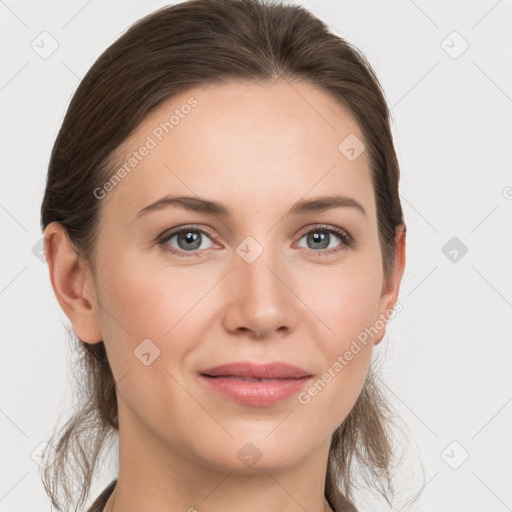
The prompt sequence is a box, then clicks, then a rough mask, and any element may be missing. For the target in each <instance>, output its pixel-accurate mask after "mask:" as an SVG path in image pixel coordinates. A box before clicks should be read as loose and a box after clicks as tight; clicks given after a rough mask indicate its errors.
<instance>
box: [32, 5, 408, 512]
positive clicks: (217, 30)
mask: <svg viewBox="0 0 512 512" xmlns="http://www.w3.org/2000/svg"><path fill="white" fill-rule="evenodd" d="M278 79H282V80H287V81H292V80H297V81H304V82H308V83H310V84H312V85H314V86H316V87H319V88H321V89H322V90H323V91H325V92H327V93H329V94H331V95H332V96H333V97H334V98H335V99H336V100H337V101H338V102H339V103H340V104H341V105H343V106H344V107H345V108H347V109H348V110H349V112H350V113H351V114H352V115H353V116H354V118H355V119H356V121H357V122H358V125H359V126H360V129H361V131H362V134H363V136H364V143H365V145H366V151H367V152H368V157H369V161H370V166H371V179H372V185H373V188H374V191H375V196H376V206H377V216H378V219H377V220H378V230H379V243H380V248H381V253H382V265H383V273H384V281H385V282H386V281H387V280H388V278H389V277H390V276H391V273H392V271H393V265H394V261H395V241H394V236H395V230H396V227H397V226H398V225H400V224H404V220H403V214H402V208H401V204H400V199H399V193H398V182H399V166H398V161H397V157H396V154H395V150H394V147H393V140H392V134H391V130H390V112H389V110H388V107H387V104H386V101H385V98H384V94H383V92H382V89H381V86H380V84H379V82H378V80H377V77H376V76H375V73H374V71H373V70H372V68H371V66H370V64H369V63H368V62H367V60H366V59H365V57H364V56H363V55H362V54H361V53H360V51H359V50H358V49H357V48H355V47H353V46H352V45H350V44H349V43H348V42H347V41H345V40H344V39H342V38H340V37H339V36H337V35H335V34H334V33H332V32H331V31H330V30H329V29H328V27H327V25H326V24H325V23H323V22H322V21H320V20H319V19H317V18H316V17H315V16H313V15H312V14H311V13H310V12H309V11H308V10H306V9H305V8H303V7H301V6H298V5H284V4H280V3H277V2H272V3H271V2H269V1H267V2H264V0H189V1H186V2H182V3H178V4H175V5H172V6H168V7H165V8H162V9H160V10H158V11H156V12H154V13H152V14H150V15H148V16H146V17H144V18H143V19H141V20H139V21H138V22H136V23H135V24H134V25H133V26H131V27H130V28H129V29H128V30H127V31H126V32H125V33H124V34H123V35H122V36H121V37H120V38H119V39H118V40H116V41H115V42H114V43H113V44H112V45H111V46H110V47H109V48H107V49H106V50H105V51H104V52H103V54H102V55H101V56H100V57H99V58H98V59H97V60H96V62H95V63H94V65H93V66H92V67H91V69H90V70H89V71H88V73H87V74H86V76H85V77H84V79H83V80H82V82H81V83H80V85H79V87H78V88H77V90H76V92H75V94H74V96H73V98H72V100H71V103H70V105H69V108H68V110H67V113H66V115H65V118H64V120H63V123H62V126H61V129H60V131H59V133H58V136H57V138H56V141H55V144H54V146H53V150H52V153H51V158H50V162H49V167H48V176H47V182H46V190H45V194H44V198H43V201H42V206H41V226H42V229H43V230H44V228H46V226H47V225H48V224H49V223H50V222H54V221H56V222H59V223H61V224H62V226H63V227H64V228H65V231H66V234H67V236H68V240H69V242H70V243H71V246H72V247H73V250H74V251H75V253H76V255H77V257H79V258H80V259H81V260H83V262H88V263H89V264H90V265H91V268H92V269H94V259H95V258H94V256H95V254H94V250H95V237H96V234H97V231H98V229H99V220H100V203H101V201H98V200H97V199H96V197H95V195H94V190H95V189H97V187H101V186H102V185H103V184H104V183H105V182H106V181H108V179H109V178H110V177H111V176H112V174H113V172H114V169H116V168H117V167H116V166H117V165H118V162H117V161H116V159H117V156H118V155H117V152H116V151H117V150H118V149H119V147H120V145H121V144H122V143H123V142H124V141H125V140H126V139H127V138H128V136H129V135H130V134H131V133H132V132H133V131H134V130H135V128H136V127H137V126H138V125H139V123H140V122H141V121H142V120H143V119H144V118H145V117H146V116H147V115H148V114H149V113H150V112H151V111H152V110H153V109H155V108H156V107H158V105H159V104H160V103H161V102H162V101H164V100H167V99H168V98H170V97H172V96H174V95H176V94H178V93H181V92H183V91H185V90H187V89H188V88H191V87H193V86H197V85H203V84H204V85H206V84H208V83H210V82H214V81H219V82H220V81H222V80H239V81H244V80H245V81H252V82H254V83H261V82H264V81H268V80H278ZM404 226H405V225H404ZM68 332H69V331H68ZM69 334H70V337H71V338H72V339H73V340H74V342H75V343H76V349H77V351H78V353H79V354H80V359H79V363H80V366H79V368H81V369H82V370H83V371H84V373H85V376H86V377H85V379H86V382H82V383H80V392H79V399H80V403H79V404H77V406H76V410H75V412H74V414H73V416H72V417H71V418H70V419H69V420H68V421H67V422H66V424H65V425H64V426H63V427H62V429H61V431H60V432H59V434H58V435H57V434H55V432H54V433H53V436H52V438H51V439H52V440H53V439H56V443H51V442H50V445H49V446H51V445H53V447H54V449H55V452H53V450H47V451H46V452H45V454H44V455H43V456H44V459H47V462H46V468H45V469H44V471H43V475H42V479H43V484H44V486H45V489H46V492H47V493H48V495H49V496H50V498H51V500H52V503H53V504H54V505H55V506H56V507H57V508H58V509H59V510H67V507H68V506H69V504H70V503H73V497H72V496H73V487H75V486H76V488H77V489H78V490H79V492H80V495H79V498H78V500H77V503H76V504H75V505H73V507H74V509H75V510H78V509H79V508H80V507H81V506H82V505H83V504H84V503H85V501H86V499H87V497H88V494H89V491H90V487H91V482H92V478H93V475H94V471H95V468H96V466H97V463H98V459H99V455H100V453H101V451H102V449H103V447H104V446H105V441H106V440H107V439H108V438H109V436H114V437H115V434H116V432H118V428H119V425H118V416H117V400H116V383H115V380H114V377H113V374H112V372H111V369H110V366H109V362H108V360H107V357H106V352H105V346H104V343H103V341H102V342H99V343H96V344H89V343H85V342H83V341H82V340H79V339H78V338H77V337H76V336H74V334H73V333H71V332H69ZM374 378H375V375H374V372H373V370H372V368H370V371H369V372H368V375H367V378H366V381H365V384H364V387H363V390H362V392H361V394H360V396H359V397H358V399H357V401H356V403H355V405H354V407H353V408H352V410H351V412H350V413H349V415H348V416H347V418H346V419H345V420H344V421H343V422H342V424H341V425H340V426H339V427H338V428H337V429H336V431H335V432H334V435H333V437H332V442H331V447H330V453H329V462H328V468H327V476H326V483H325V496H326V498H327V499H328V501H329V503H330V505H331V507H332V508H333V509H335V510H337V511H355V510H356V509H355V507H354V506H353V505H352V503H351V500H352V499H353V497H352V496H353V495H352V490H353V487H354V486H355V480H354V478H353V476H352V475H353V472H351V469H353V468H352V466H353V461H357V462H358V463H359V465H360V467H361V468H362V471H361V474H362V477H363V480H364V481H365V483H367V484H368V485H370V486H371V487H372V488H378V490H379V491H380V492H381V493H382V495H383V496H384V497H385V499H386V500H387V501H388V503H390V501H389V497H390V496H391V495H392V494H393V486H392V477H391V471H390V470H391V463H392V455H393V454H392V449H391V437H390V434H391V430H390V429H389V425H390V418H391V414H390V413H391V410H390V407H389V404H388V403H387V401H386V399H385V397H384V395H383V393H382V390H381V387H380V386H377V385H376V383H375V380H374ZM77 482H78V484H77ZM59 490H61V491H62V493H63V502H61V498H60V497H59ZM62 507H64V508H62Z"/></svg>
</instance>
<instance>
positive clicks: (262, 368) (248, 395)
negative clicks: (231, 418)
mask: <svg viewBox="0 0 512 512" xmlns="http://www.w3.org/2000/svg"><path fill="white" fill-rule="evenodd" d="M199 376H200V377H201V380H202V381H203V382H205V383H206V385H207V387H208V389H209V390H213V391H216V392H217V393H219V394H220V395H222V396H223V397H226V398H229V399H231V400H234V401H235V402H238V403H240V404H244V405H252V406H260V407H268V406H271V405H274V404H277V403H280V402H283V401H284V400H286V399H289V398H290V397H292V396H293V395H295V394H296V393H298V392H299V391H300V390H301V389H302V388H303V387H304V386H305V384H306V382H307V381H309V380H310V379H311V378H312V374H310V373H309V372H307V371H305V370H303V369H302V368H299V367H297V366H293V365H289V364H287V363H280V362H277V363H276V362H274V363H267V364H263V365H262V364H255V363H250V362H240V363H229V364H225V365H221V366H216V367H214V368H210V369H208V370H205V371H204V372H202V373H200V375H199Z"/></svg>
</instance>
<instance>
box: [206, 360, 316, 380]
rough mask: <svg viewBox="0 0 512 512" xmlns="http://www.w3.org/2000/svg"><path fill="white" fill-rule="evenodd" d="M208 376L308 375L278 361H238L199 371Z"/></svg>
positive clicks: (287, 377)
mask: <svg viewBox="0 0 512 512" xmlns="http://www.w3.org/2000/svg"><path fill="white" fill-rule="evenodd" d="M201 374H202V375H207V376H209V377H248V378H252V379H300V378H302V377H310V376H311V374H310V373H308V372H307V371H306V370H303V369H302V368H299V367H298V366H294V365H291V364H288V363H282V362H279V361H276V362H270V363H263V364H261V363H260V364H258V363H252V362H249V361H240V362H236V363H227V364H222V365H220V366H215V367H213V368H208V369H207V370H204V371H202V372H201Z"/></svg>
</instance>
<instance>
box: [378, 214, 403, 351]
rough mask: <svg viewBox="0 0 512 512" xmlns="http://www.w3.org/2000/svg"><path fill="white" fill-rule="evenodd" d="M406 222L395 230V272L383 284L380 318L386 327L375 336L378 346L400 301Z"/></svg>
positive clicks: (379, 310) (379, 309)
mask: <svg viewBox="0 0 512 512" xmlns="http://www.w3.org/2000/svg"><path fill="white" fill-rule="evenodd" d="M405 234H406V227H405V224H400V225H399V226H397V228H396V231H395V262H394V267H393V272H392V273H391V276H390V278H389V279H388V282H387V283H384V284H383V288H382V293H381V296H380V299H379V308H378V312H379V320H380V319H381V320H382V321H383V322H384V324H385V325H384V327H383V328H382V329H381V330H380V332H379V333H378V335H377V336H376V337H375V339H374V342H373V344H374V345H375V346H376V345H378V344H379V343H380V342H381V341H382V338H383V337H384V334H385V333H386V325H387V322H388V320H389V318H390V316H391V314H392V312H393V309H394V308H395V304H396V303H397V301H398V294H399V292H400V283H401V281H402V276H403V274H404V269H405Z"/></svg>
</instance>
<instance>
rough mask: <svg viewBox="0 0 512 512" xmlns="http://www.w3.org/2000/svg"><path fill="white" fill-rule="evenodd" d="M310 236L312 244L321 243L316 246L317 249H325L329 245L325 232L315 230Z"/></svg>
mask: <svg viewBox="0 0 512 512" xmlns="http://www.w3.org/2000/svg"><path fill="white" fill-rule="evenodd" d="M311 237H312V238H313V243H314V244H320V245H321V247H316V248H317V249H325V248H326V247H327V246H328V245H329V243H328V240H327V239H328V236H327V234H326V233H319V232H315V233H312V235H311ZM326 242H327V243H326Z"/></svg>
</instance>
